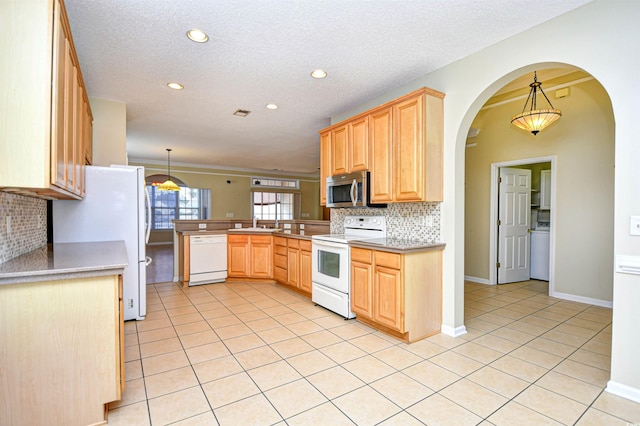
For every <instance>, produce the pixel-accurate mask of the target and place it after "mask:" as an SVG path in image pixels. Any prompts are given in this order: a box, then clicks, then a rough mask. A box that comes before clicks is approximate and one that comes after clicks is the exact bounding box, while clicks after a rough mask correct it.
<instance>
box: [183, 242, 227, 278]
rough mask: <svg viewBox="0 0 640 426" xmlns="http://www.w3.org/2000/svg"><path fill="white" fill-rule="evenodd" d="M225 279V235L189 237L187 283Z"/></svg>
mask: <svg viewBox="0 0 640 426" xmlns="http://www.w3.org/2000/svg"><path fill="white" fill-rule="evenodd" d="M226 279H227V235H226V234H218V235H191V236H190V237H189V285H190V286H192V285H199V284H209V283H217V282H223V281H225V280H226Z"/></svg>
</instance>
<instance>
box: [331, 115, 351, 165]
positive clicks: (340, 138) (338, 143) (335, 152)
mask: <svg viewBox="0 0 640 426" xmlns="http://www.w3.org/2000/svg"><path fill="white" fill-rule="evenodd" d="M347 127H348V126H347V125H346V124H345V125H344V126H341V127H337V128H335V129H333V130H332V131H331V175H339V174H344V173H349V158H348V142H347V140H348V129H347Z"/></svg>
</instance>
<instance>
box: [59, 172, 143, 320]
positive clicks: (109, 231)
mask: <svg viewBox="0 0 640 426" xmlns="http://www.w3.org/2000/svg"><path fill="white" fill-rule="evenodd" d="M86 188H87V193H86V194H87V195H86V196H85V198H84V200H81V201H54V202H53V242H54V243H64V242H84V241H118V240H122V241H124V242H125V245H126V249H127V258H128V260H129V265H128V266H127V267H126V268H125V270H124V275H123V290H124V305H125V312H124V318H125V320H129V319H138V318H139V317H140V315H139V312H140V308H139V307H140V303H141V302H143V303H144V302H145V301H144V300H142V301H141V300H140V294H141V291H140V287H142V289H143V290H144V282H143V285H142V286H140V281H139V279H140V277H139V275H140V271H139V269H140V268H139V267H138V265H139V262H140V261H139V256H140V253H139V236H138V235H139V232H140V225H139V215H138V193H139V188H138V177H137V168H133V167H131V168H110V167H97V166H91V167H87V169H86ZM143 250H144V246H143ZM143 253H144V251H143ZM143 256H144V255H143ZM143 294H144V293H143Z"/></svg>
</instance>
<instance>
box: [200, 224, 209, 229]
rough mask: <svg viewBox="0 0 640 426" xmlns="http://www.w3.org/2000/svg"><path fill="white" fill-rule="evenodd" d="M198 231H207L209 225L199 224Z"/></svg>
mask: <svg viewBox="0 0 640 426" xmlns="http://www.w3.org/2000/svg"><path fill="white" fill-rule="evenodd" d="M198 229H207V224H206V223H199V224H198Z"/></svg>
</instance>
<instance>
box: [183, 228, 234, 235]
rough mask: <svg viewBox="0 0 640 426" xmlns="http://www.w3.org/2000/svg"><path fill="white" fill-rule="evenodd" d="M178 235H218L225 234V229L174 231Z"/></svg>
mask: <svg viewBox="0 0 640 426" xmlns="http://www.w3.org/2000/svg"><path fill="white" fill-rule="evenodd" d="M176 232H177V233H178V234H182V235H220V234H226V233H227V230H226V229H208V230H207V229H202V230H198V231H176Z"/></svg>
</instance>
